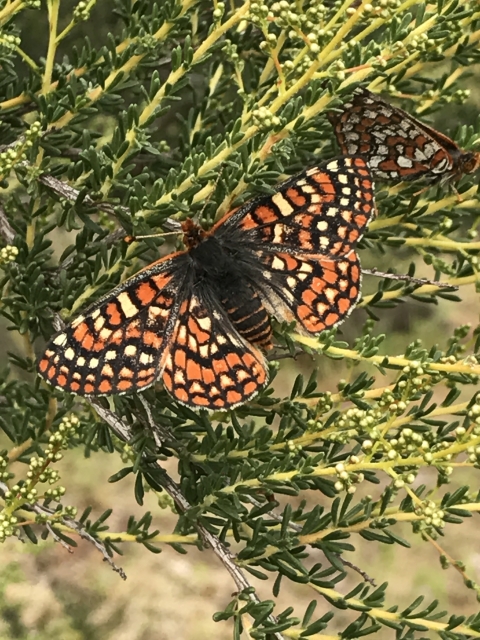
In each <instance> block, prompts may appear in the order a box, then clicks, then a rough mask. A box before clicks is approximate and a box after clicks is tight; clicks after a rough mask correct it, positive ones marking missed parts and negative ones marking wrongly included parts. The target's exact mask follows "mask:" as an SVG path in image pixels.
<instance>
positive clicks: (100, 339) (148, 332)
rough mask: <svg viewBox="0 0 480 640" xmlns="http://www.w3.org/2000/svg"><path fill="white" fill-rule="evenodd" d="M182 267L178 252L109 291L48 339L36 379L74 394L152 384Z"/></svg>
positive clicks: (177, 301)
mask: <svg viewBox="0 0 480 640" xmlns="http://www.w3.org/2000/svg"><path fill="white" fill-rule="evenodd" d="M187 268H188V255H187V254H186V253H184V252H180V253H177V254H173V255H171V256H168V257H167V258H163V259H161V260H159V261H157V262H154V263H153V264H151V265H149V266H148V267H146V268H145V269H143V270H142V271H140V272H139V273H137V274H136V275H134V276H133V277H131V278H129V279H128V280H126V281H125V282H123V283H122V284H120V285H119V286H117V287H115V288H114V289H113V290H112V291H110V292H109V293H108V294H107V295H105V296H104V297H103V298H101V299H100V300H98V301H97V302H96V303H95V304H94V305H92V306H91V307H90V308H89V309H87V310H86V311H85V312H84V313H83V314H82V315H80V316H79V317H78V318H76V319H75V320H74V321H73V322H72V323H71V324H69V325H68V326H67V327H66V328H65V329H64V330H63V331H60V332H59V333H57V334H56V335H55V336H54V337H53V338H52V339H51V340H50V342H49V343H48V344H47V346H46V349H45V353H44V355H43V357H42V358H41V359H40V361H39V364H38V371H39V373H40V375H41V376H42V377H43V378H44V379H45V380H46V381H47V382H49V383H50V384H52V385H53V386H55V387H60V388H62V389H64V390H65V391H68V392H71V393H76V394H78V395H110V394H119V393H125V392H128V391H133V390H142V389H145V388H147V387H148V386H150V385H152V384H153V383H154V382H155V380H156V379H157V377H158V375H159V373H160V371H161V370H162V368H163V362H164V359H165V355H166V353H167V352H168V347H169V346H170V342H171V338H172V334H173V331H174V328H175V322H176V317H177V315H178V311H179V307H180V305H181V293H180V292H182V290H184V287H183V286H182V285H184V283H185V277H186V274H187Z"/></svg>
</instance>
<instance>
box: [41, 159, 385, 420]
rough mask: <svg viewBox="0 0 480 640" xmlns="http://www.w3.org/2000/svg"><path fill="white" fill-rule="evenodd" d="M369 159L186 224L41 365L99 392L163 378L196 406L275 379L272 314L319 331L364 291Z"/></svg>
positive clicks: (49, 373)
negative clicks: (178, 242) (167, 248)
mask: <svg viewBox="0 0 480 640" xmlns="http://www.w3.org/2000/svg"><path fill="white" fill-rule="evenodd" d="M374 211H375V205H374V194H373V183H372V179H371V176H370V172H369V169H368V167H367V164H366V162H365V160H364V159H363V158H354V157H344V158H338V159H334V160H331V161H329V162H327V163H324V164H323V165H319V166H315V167H312V168H309V169H307V170H306V171H303V172H302V173H300V174H299V175H297V176H295V177H292V178H290V179H288V180H287V181H286V182H283V183H281V184H279V185H277V186H276V187H275V192H274V193H273V195H261V196H258V197H255V198H253V199H251V200H249V201H248V202H246V203H245V204H243V205H242V206H240V207H238V208H237V209H234V210H233V211H231V212H230V213H228V214H227V215H226V216H224V217H223V218H222V219H221V220H219V221H218V222H217V223H216V224H215V225H214V226H213V227H212V229H210V231H204V230H203V229H202V228H201V227H200V226H199V225H198V224H196V223H195V222H193V220H191V219H187V220H185V221H184V222H183V223H182V224H181V226H182V231H183V242H184V245H185V247H186V249H185V250H184V251H179V252H176V253H173V254H171V255H168V256H166V257H164V258H162V259H160V260H158V261H156V262H153V263H152V264H150V265H149V266H147V267H146V268H144V269H143V270H141V271H140V272H138V273H137V274H136V275H134V276H132V277H131V278H129V279H128V280H126V281H125V282H123V283H122V284H120V285H118V286H117V287H115V288H114V289H113V290H112V291H110V292H109V293H108V294H106V295H105V296H103V297H102V298H101V299H100V300H98V301H97V302H95V303H94V304H93V305H92V306H91V307H90V308H88V309H87V310H86V311H85V312H84V313H83V314H82V315H80V316H79V317H77V318H76V319H75V320H74V321H73V322H71V324H69V325H68V326H67V327H66V328H65V329H64V330H62V331H60V332H59V333H57V334H56V335H55V336H54V337H53V338H52V339H51V340H50V342H49V343H48V344H47V346H46V349H45V353H44V354H43V356H42V357H41V358H40V360H39V364H38V371H39V373H40V375H41V376H42V377H43V378H44V379H45V380H46V381H48V382H49V383H51V384H52V385H53V386H55V387H59V388H61V389H63V390H65V391H68V392H71V393H75V394H78V395H87V396H90V395H91V396H99V395H111V394H123V393H128V392H133V391H142V390H143V389H146V388H147V387H149V386H151V385H153V384H154V383H155V381H156V380H157V379H158V378H159V377H161V378H162V381H163V384H164V387H165V389H166V390H167V392H168V393H169V394H170V395H171V396H172V397H173V398H174V399H175V400H176V401H178V402H180V403H183V404H185V405H188V406H190V407H193V408H197V409H198V408H205V409H207V410H223V409H229V408H234V407H236V406H238V405H241V404H243V403H245V402H247V401H249V400H251V399H252V398H253V397H254V396H255V395H256V394H257V393H258V392H259V391H260V390H261V389H262V388H263V387H264V386H265V385H266V384H267V382H268V366H267V363H266V360H265V355H264V351H265V350H268V349H269V348H271V347H272V325H271V316H275V317H276V318H278V319H279V320H281V321H287V322H293V321H296V323H297V326H298V328H299V330H300V331H302V332H304V333H306V334H311V335H316V334H319V333H320V332H322V331H323V330H325V329H328V328H331V327H334V326H335V325H337V324H338V323H340V322H342V321H343V320H344V319H345V318H346V317H347V316H348V315H349V313H350V312H351V310H352V309H353V307H354V306H355V304H356V303H357V301H358V299H359V296H360V281H361V268H360V261H359V258H358V255H357V253H356V251H355V246H356V244H357V242H358V240H359V239H360V238H361V237H362V235H363V233H364V232H365V230H366V228H367V225H368V223H369V221H370V220H371V218H372V217H373V215H374Z"/></svg>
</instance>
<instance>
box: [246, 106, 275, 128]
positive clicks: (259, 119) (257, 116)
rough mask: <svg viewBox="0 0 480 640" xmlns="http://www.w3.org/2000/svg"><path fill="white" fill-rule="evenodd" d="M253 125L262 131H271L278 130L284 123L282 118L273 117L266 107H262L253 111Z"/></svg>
mask: <svg viewBox="0 0 480 640" xmlns="http://www.w3.org/2000/svg"><path fill="white" fill-rule="evenodd" d="M252 118H253V123H254V124H255V125H256V126H257V127H258V128H259V129H260V131H270V130H271V129H276V128H277V127H279V126H280V125H281V123H282V121H281V118H279V117H278V116H275V115H273V113H271V112H270V111H269V110H268V109H267V108H266V107H260V108H259V109H254V110H253V111H252Z"/></svg>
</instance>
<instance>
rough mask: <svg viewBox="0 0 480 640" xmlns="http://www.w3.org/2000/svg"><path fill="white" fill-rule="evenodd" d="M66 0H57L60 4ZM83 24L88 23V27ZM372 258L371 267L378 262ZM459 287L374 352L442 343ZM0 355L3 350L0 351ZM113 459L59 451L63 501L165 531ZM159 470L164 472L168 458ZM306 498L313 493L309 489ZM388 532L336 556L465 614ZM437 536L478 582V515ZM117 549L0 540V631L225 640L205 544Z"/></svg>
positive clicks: (444, 116)
mask: <svg viewBox="0 0 480 640" xmlns="http://www.w3.org/2000/svg"><path fill="white" fill-rule="evenodd" d="M72 4H73V3H72V2H68V3H65V11H66V12H67V11H68V9H69V7H71V6H72ZM95 12H96V13H94V14H93V15H92V19H91V20H90V21H89V22H88V23H83V24H81V25H79V26H78V28H77V30H76V32H75V33H76V37H77V38H78V39H80V37H81V35H86V34H87V33H88V35H89V37H90V38H91V39H92V40H93V42H94V43H99V42H102V41H103V39H104V37H105V33H106V32H107V31H109V30H113V31H117V30H118V25H117V23H116V21H115V17H114V16H113V14H112V13H111V11H110V7H109V2H102V3H99V4H98V5H97V7H96V8H95ZM44 13H45V11H44V10H42V14H44ZM39 15H40V14H39V13H38V12H34V11H29V12H26V13H25V18H24V25H23V30H24V33H28V34H29V38H28V43H26V46H25V48H26V51H27V53H28V54H29V55H30V56H32V57H33V58H34V59H36V58H38V56H40V55H43V52H44V51H45V43H46V24H45V23H44V22H42V20H39ZM92 25H95V28H96V30H97V31H96V33H92V32H91V28H92ZM82 30H83V34H82ZM32 35H33V37H32ZM477 78H478V76H477ZM463 88H471V89H472V97H471V100H470V102H469V104H468V105H465V106H463V107H461V108H458V107H453V106H452V108H448V109H444V110H443V111H442V113H441V115H439V117H438V118H437V120H436V124H437V125H438V127H439V129H441V130H442V131H445V132H447V131H448V130H450V131H453V130H454V128H455V126H456V124H457V121H458V122H473V120H474V119H475V118H476V114H477V113H478V112H479V111H480V92H479V91H478V82H477V86H474V81H473V79H470V81H469V82H467V83H466V84H465V85H464V87H463ZM167 124H168V123H167ZM172 126H174V125H173V122H172ZM64 242H65V238H62V237H60V236H59V238H58V243H59V247H60V245H62V244H64ZM60 250H61V249H60ZM393 253H394V254H395V256H394V259H395V267H396V268H397V270H398V271H399V272H401V271H402V267H404V270H406V268H407V266H408V262H409V259H410V258H411V256H409V255H408V254H407V252H406V251H404V250H400V249H399V250H392V251H391V252H389V254H388V256H389V259H391V257H392V255H393ZM402 260H403V262H402ZM365 266H374V265H365ZM375 266H379V267H380V268H381V267H382V266H383V267H385V266H388V263H386V264H384V265H375ZM374 286H375V283H372V282H369V281H368V280H367V281H366V282H365V291H366V292H367V293H368V292H369V291H371V290H373V288H374ZM461 296H462V298H463V302H462V303H461V304H454V303H449V302H445V301H442V302H441V303H440V304H439V305H438V306H435V307H434V306H432V305H424V304H419V303H415V302H412V301H408V302H407V303H406V304H404V305H402V306H400V307H397V308H396V309H393V310H387V311H382V312H381V315H382V322H381V323H380V325H379V327H378V331H379V332H380V331H386V332H388V334H389V339H388V341H387V343H385V352H389V353H401V352H402V351H403V350H404V348H405V346H406V345H407V344H408V343H409V342H410V341H411V340H413V339H415V338H417V337H419V338H425V341H426V343H427V344H428V345H431V344H433V343H434V342H435V341H437V340H438V341H440V342H443V341H444V340H445V339H446V338H447V337H448V335H450V334H451V332H452V330H453V328H454V327H455V326H458V325H459V324H463V323H465V322H472V324H477V323H478V316H479V300H478V296H477V295H476V294H475V293H474V291H473V288H471V289H469V290H468V291H467V290H465V291H461ZM366 317H367V316H366V313H365V312H364V311H363V310H357V311H355V312H354V314H353V316H352V318H351V319H350V320H349V321H347V323H346V325H344V328H343V332H344V335H345V336H346V337H347V338H348V339H353V338H354V337H355V336H356V335H358V333H359V332H360V329H361V325H362V324H363V322H364V321H365V319H366ZM4 326H5V323H0V354H5V352H6V351H7V350H11V351H17V352H21V343H20V342H19V341H17V336H15V335H13V334H7V333H6V332H5V331H2V330H1V329H3V328H4ZM0 358H1V359H2V360H3V359H4V358H3V357H2V355H0ZM317 365H318V366H319V387H320V389H322V390H331V391H333V392H334V391H336V389H335V388H334V387H333V382H331V381H337V380H339V379H340V378H341V377H342V375H343V371H345V373H346V367H345V364H344V363H337V362H333V361H330V360H326V359H322V360H319V361H318V362H317ZM312 366H313V363H312V361H311V359H310V358H307V357H303V358H302V359H301V360H300V361H299V362H296V363H293V362H290V361H282V367H281V373H280V375H279V376H278V379H277V382H276V384H277V388H278V390H279V391H280V392H281V391H282V389H285V390H287V389H289V388H290V382H291V379H292V377H293V376H294V375H296V374H297V373H298V371H299V369H301V370H304V371H305V373H306V374H307V375H308V374H309V373H310V371H311V369H312ZM472 391H473V390H472ZM2 448H10V444H9V441H8V440H7V439H6V438H5V437H0V449H2ZM121 466H122V463H121V461H120V460H119V458H118V456H117V455H116V454H113V455H107V454H97V455H94V456H93V457H92V458H90V459H86V458H84V457H83V456H82V455H81V454H80V452H68V454H67V455H66V457H65V459H64V460H63V461H62V462H61V463H60V464H59V465H58V468H59V471H60V474H61V476H62V478H63V479H64V483H65V484H67V485H68V487H69V490H68V493H67V495H66V497H65V500H64V503H65V504H72V505H76V506H77V507H78V509H79V513H81V512H82V510H83V509H84V508H86V507H87V506H89V505H92V506H93V512H92V517H95V518H96V517H98V516H99V515H100V514H101V513H102V512H103V511H104V510H105V509H107V508H109V507H111V506H112V505H113V506H114V512H113V516H112V518H111V519H110V520H109V522H110V524H111V529H112V531H124V530H125V528H126V525H127V520H128V517H129V516H130V515H131V514H134V515H135V516H136V517H137V518H139V517H141V516H142V515H143V513H145V511H147V510H152V511H153V512H154V513H155V518H154V522H155V526H156V527H157V528H158V529H160V532H161V533H165V534H166V533H170V532H171V531H172V528H173V526H174V523H175V516H174V515H173V514H172V513H171V512H170V511H169V510H168V509H163V510H162V509H160V508H159V507H158V504H157V500H156V498H155V496H153V495H151V494H149V495H146V499H145V506H144V507H139V506H138V505H137V503H136V502H135V499H134V493H133V483H132V482H131V476H128V477H127V478H126V479H124V480H122V481H121V482H118V483H116V484H109V483H108V482H107V480H108V478H109V476H111V475H112V474H114V473H115V472H117V471H118V469H119V468H120V467H121ZM170 471H171V472H172V473H173V474H174V473H175V469H174V466H173V465H172V466H171V468H170ZM473 473H475V476H478V472H477V471H475V472H472V474H469V472H468V470H466V471H465V473H464V477H463V478H462V482H460V477H459V475H458V474H456V477H455V478H456V479H455V483H454V484H452V490H454V488H456V486H457V484H462V483H463V482H465V483H466V484H471V483H472V475H473ZM469 476H470V477H469ZM418 482H419V483H420V482H421V478H420V477H419V479H418ZM364 491H365V492H367V491H371V493H372V495H374V496H375V495H376V492H377V491H379V489H378V488H377V487H375V486H370V487H367V488H365V489H364ZM313 499H318V494H315V495H314V496H313ZM396 531H397V532H398V533H399V534H400V535H403V536H404V537H405V538H407V539H408V540H409V541H410V542H411V544H412V548H411V549H404V548H402V547H400V546H398V545H396V546H394V547H391V546H385V545H379V544H376V543H375V544H371V543H368V542H366V541H365V540H363V539H361V538H359V537H356V538H354V539H353V540H352V542H353V543H354V544H355V545H356V546H357V549H356V551H355V553H353V554H350V555H347V556H346V558H347V559H348V560H350V561H351V562H353V563H355V564H357V565H359V566H360V567H361V568H362V569H364V570H365V571H367V572H368V574H369V575H370V576H372V577H373V578H374V579H375V580H376V582H377V584H381V583H383V582H384V581H385V580H389V581H390V582H391V584H390V588H389V592H388V593H389V598H390V599H391V601H390V602H389V603H388V604H387V606H391V605H392V604H398V605H399V607H400V608H401V607H402V606H406V605H408V604H410V603H411V602H412V600H413V599H414V597H416V596H417V595H424V596H425V602H429V601H431V600H432V599H434V598H438V599H439V601H440V603H441V605H442V607H440V608H443V607H444V608H445V609H447V610H449V611H451V612H453V611H454V612H455V613H456V614H457V615H461V614H464V615H471V614H472V613H474V612H476V611H477V610H478V603H477V602H476V599H475V594H474V592H473V591H468V590H467V589H466V588H465V587H464V586H463V580H462V577H461V575H460V574H459V573H458V572H456V571H455V570H454V569H453V568H450V569H449V570H448V571H444V572H443V573H442V571H441V569H440V563H439V556H438V552H437V551H436V550H435V549H434V548H433V547H432V546H430V545H429V544H427V543H424V542H422V541H421V540H420V539H419V537H418V536H413V535H412V534H411V528H410V526H409V525H404V526H403V527H399V526H397V527H396ZM442 545H444V547H445V549H446V550H447V551H448V552H449V553H450V554H451V555H452V556H453V557H455V558H457V559H461V560H462V561H463V562H464V563H465V564H466V566H467V570H468V573H469V575H470V576H471V578H472V579H474V580H476V581H477V582H480V542H479V537H478V516H473V517H472V518H471V519H470V521H467V522H466V523H464V525H463V526H462V528H461V536H459V535H458V532H457V531H456V530H455V528H454V525H447V527H446V530H445V539H444V540H443V541H442ZM122 548H123V551H124V556H123V557H116V558H115V562H116V563H117V564H118V565H120V566H122V568H123V569H124V570H125V572H126V574H127V576H128V579H127V580H126V581H125V582H124V581H122V580H121V579H120V577H119V576H118V575H117V574H115V573H114V572H113V571H112V570H111V569H110V567H109V566H108V565H107V564H105V563H104V562H102V558H101V556H100V554H99V553H98V552H97V551H96V550H95V549H94V548H93V547H92V546H91V545H89V544H88V543H86V542H83V541H79V546H78V547H77V548H76V549H75V550H74V553H73V554H69V553H68V552H67V551H66V550H65V549H64V548H62V547H61V546H60V545H58V544H54V543H52V542H51V541H47V542H43V541H40V543H39V544H38V546H37V547H34V546H33V545H31V544H23V545H22V544H21V543H20V542H19V541H18V540H15V539H10V540H8V542H6V543H5V544H4V545H3V546H2V547H1V553H0V640H3V639H10V638H12V639H13V638H16V639H19V640H27V639H28V640H30V639H33V638H35V640H113V639H115V640H198V639H201V638H209V639H210V640H229V639H230V638H231V637H232V635H231V634H232V630H231V626H230V624H229V623H214V622H213V620H212V614H213V613H214V612H215V611H218V610H222V609H223V608H224V607H225V606H226V605H227V603H228V602H229V601H230V599H231V594H232V592H234V591H235V586H234V584H233V582H232V581H231V579H230V578H229V576H228V575H227V573H226V572H225V570H224V569H223V567H222V566H221V565H220V564H219V562H218V561H217V560H216V558H215V557H214V556H213V554H212V553H211V552H209V551H206V552H202V553H201V552H199V551H197V550H196V549H195V548H188V555H180V554H178V553H177V552H176V551H174V550H173V549H171V548H170V547H168V546H166V545H164V547H163V551H162V553H161V554H158V555H155V554H152V553H150V552H149V551H148V550H146V549H145V548H144V547H143V546H140V545H136V544H135V543H132V544H129V545H128V544H125V545H123V547H122ZM316 553H317V557H315V558H313V557H312V560H313V559H314V560H315V561H319V562H321V561H322V556H321V553H320V552H319V551H317V552H316ZM358 580H359V577H358V576H357V575H356V574H355V573H354V572H350V577H349V580H348V586H347V583H342V585H341V590H342V592H343V593H346V592H347V590H348V589H349V588H350V587H353V586H354V585H355V584H357V582H358ZM251 582H252V584H254V585H255V586H256V587H257V588H258V590H259V595H260V597H261V598H262V599H268V598H269V597H271V587H272V584H271V583H268V582H260V581H258V580H255V579H253V578H251ZM314 598H315V593H314V592H312V591H310V590H309V589H308V587H306V586H303V585H298V584H292V583H288V582H287V581H286V580H284V582H283V587H282V591H281V594H280V598H279V601H280V603H281V605H282V606H284V607H287V606H290V605H291V606H294V607H295V610H296V613H297V615H299V616H300V617H301V616H302V615H303V613H304V611H305V608H306V607H307V605H308V603H309V602H310V600H312V599H314ZM329 609H330V605H329V604H328V603H326V602H324V601H323V600H322V599H318V606H317V610H316V615H319V616H320V615H321V614H322V613H324V612H325V611H328V610H329ZM337 616H338V617H336V619H335V628H336V629H339V628H342V626H344V625H345V624H348V622H349V621H351V620H352V619H353V618H352V612H342V611H337ZM330 633H334V630H333V629H332V630H331V631H330ZM390 637H393V631H392V635H391V636H390ZM426 637H428V635H427V636H426Z"/></svg>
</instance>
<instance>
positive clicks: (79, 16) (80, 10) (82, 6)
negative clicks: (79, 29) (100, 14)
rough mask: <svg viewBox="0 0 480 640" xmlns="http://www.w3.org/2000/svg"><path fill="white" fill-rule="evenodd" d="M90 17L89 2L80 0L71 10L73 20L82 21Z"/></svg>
mask: <svg viewBox="0 0 480 640" xmlns="http://www.w3.org/2000/svg"><path fill="white" fill-rule="evenodd" d="M89 17H90V3H89V2H85V1H84V0H80V2H79V3H78V4H77V6H76V7H75V9H74V10H73V20H74V22H83V21H85V20H88V19H89Z"/></svg>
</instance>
